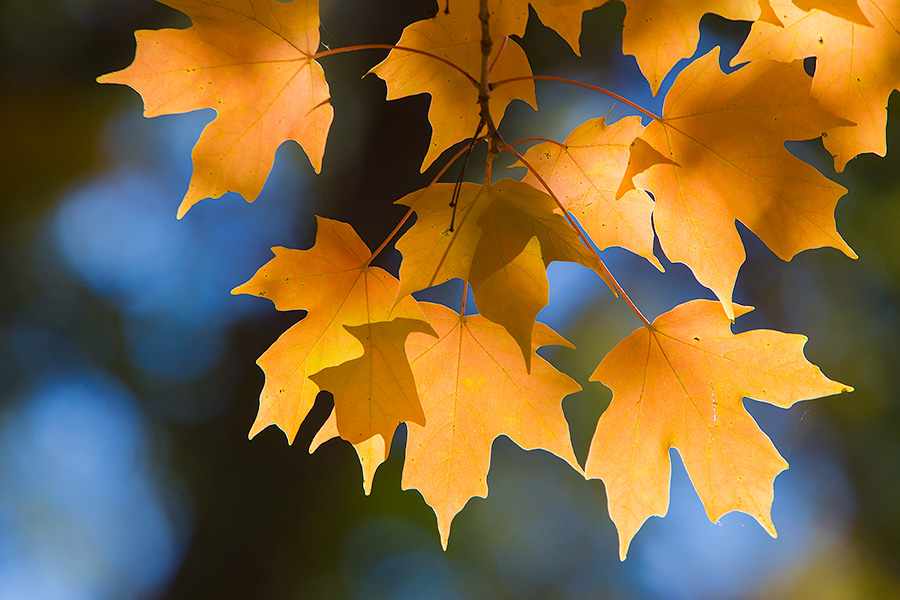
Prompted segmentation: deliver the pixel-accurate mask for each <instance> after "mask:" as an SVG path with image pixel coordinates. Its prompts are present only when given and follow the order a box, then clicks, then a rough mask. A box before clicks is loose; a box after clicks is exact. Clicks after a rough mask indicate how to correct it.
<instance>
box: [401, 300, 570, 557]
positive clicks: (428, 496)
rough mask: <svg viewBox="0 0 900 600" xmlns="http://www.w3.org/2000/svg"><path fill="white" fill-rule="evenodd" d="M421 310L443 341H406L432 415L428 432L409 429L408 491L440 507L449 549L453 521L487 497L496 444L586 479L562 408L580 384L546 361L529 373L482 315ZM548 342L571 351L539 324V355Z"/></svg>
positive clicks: (417, 337)
mask: <svg viewBox="0 0 900 600" xmlns="http://www.w3.org/2000/svg"><path fill="white" fill-rule="evenodd" d="M421 306H422V310H423V311H424V312H425V315H426V316H427V317H428V321H429V322H430V323H431V324H432V326H434V329H435V330H436V331H437V333H438V337H437V338H434V337H431V336H428V335H422V334H412V335H410V336H409V340H408V341H407V349H408V353H409V358H410V364H411V366H412V370H413V374H414V375H415V378H416V383H417V384H418V385H419V388H420V390H421V399H422V406H423V408H424V409H425V416H426V417H425V425H424V426H420V425H416V424H409V435H408V438H407V443H406V463H405V464H404V466H403V481H402V484H403V488H404V489H411V488H415V489H418V490H419V491H420V492H421V493H422V496H423V497H424V498H425V501H426V502H427V503H428V504H429V505H431V507H432V508H434V512H435V514H436V515H437V520H438V528H439V530H440V533H441V543H442V544H443V545H444V548H446V547H447V539H448V537H449V535H450V523H451V521H452V520H453V517H454V516H456V514H457V513H458V512H459V511H461V510H462V508H463V506H465V504H466V502H468V501H469V499H470V498H473V497H475V496H480V497H482V498H484V497H486V496H487V493H488V488H487V475H488V470H489V469H490V464H491V444H492V443H493V441H494V439H495V438H497V437H498V436H500V435H506V436H508V437H509V438H510V439H511V440H513V441H514V442H515V443H517V444H518V445H519V446H521V447H522V448H525V449H526V450H532V449H535V448H542V449H544V450H548V451H549V452H552V453H554V454H556V455H557V456H559V457H560V458H562V459H563V460H565V461H566V462H568V463H569V464H570V465H572V467H573V468H574V469H576V470H578V471H579V472H581V468H580V467H579V466H578V463H577V461H576V459H575V453H574V451H573V449H572V442H571V439H570V437H569V427H568V424H567V423H566V419H565V416H564V415H563V411H562V404H561V403H562V399H563V398H564V397H565V396H567V395H568V394H571V393H574V392H577V391H578V390H580V389H581V386H579V385H578V384H577V383H575V382H574V381H573V380H572V379H570V378H569V377H568V376H566V375H564V374H563V373H560V372H559V371H557V370H556V369H555V368H554V367H553V366H552V365H551V364H550V363H548V362H547V361H545V360H544V359H543V358H541V357H540V356H536V355H535V356H534V357H533V360H532V367H531V370H530V371H526V369H525V362H524V361H523V360H522V354H521V351H520V349H519V347H518V344H517V342H516V341H515V340H513V339H512V338H511V337H510V336H509V334H508V333H507V332H506V331H505V330H504V329H503V327H500V326H499V325H496V324H494V323H492V322H490V321H488V320H487V319H485V318H483V317H482V316H481V315H469V316H465V317H463V316H460V315H459V314H458V313H457V312H456V311H453V310H451V309H449V308H446V307H444V306H441V305H438V304H430V303H422V305H421ZM551 344H555V345H563V346H570V347H571V345H570V344H569V343H568V342H567V341H566V340H565V339H563V338H562V337H561V336H559V335H558V334H557V333H555V332H554V331H553V330H552V329H550V328H549V327H547V326H546V325H544V324H542V323H539V324H538V325H537V327H536V328H535V332H534V345H535V347H539V346H547V345H551Z"/></svg>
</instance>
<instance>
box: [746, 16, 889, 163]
mask: <svg viewBox="0 0 900 600" xmlns="http://www.w3.org/2000/svg"><path fill="white" fill-rule="evenodd" d="M772 6H773V8H774V9H775V11H776V14H777V16H778V18H779V19H780V20H781V22H782V23H781V25H773V24H771V23H765V22H758V23H756V24H754V25H753V28H752V29H751V30H750V36H749V37H748V38H747V41H746V42H744V46H743V48H741V50H740V52H738V54H737V56H736V57H735V58H734V61H732V62H734V63H738V62H742V61H746V60H760V59H765V58H772V59H776V60H780V61H785V62H786V61H791V60H794V59H798V58H805V57H807V56H815V57H816V71H815V74H814V75H813V81H812V89H811V92H810V93H811V94H812V96H813V97H814V98H816V99H817V100H818V103H819V105H820V106H821V107H822V108H824V109H825V110H827V111H829V112H831V113H833V114H835V115H838V116H840V117H844V118H846V119H849V120H850V121H853V122H854V123H856V127H840V126H831V127H826V128H823V131H824V132H825V136H824V140H823V143H824V144H825V148H826V149H828V151H829V152H831V154H832V155H833V156H834V167H835V169H836V170H837V171H839V172H840V171H843V170H844V167H845V166H846V165H847V162H848V161H849V160H850V159H852V158H853V157H854V156H856V155H857V154H860V153H863V152H874V153H875V154H878V155H879V156H884V154H885V152H887V144H886V140H885V127H886V125H887V100H888V96H890V95H891V92H892V91H893V90H895V89H897V88H898V87H900V33H898V31H897V27H898V23H900V0H878V1H877V2H872V1H871V0H863V1H862V10H863V12H864V13H865V16H866V17H867V18H868V21H870V22H871V23H872V26H865V25H860V24H857V23H853V22H850V21H847V20H845V19H842V18H838V17H835V16H832V15H830V14H828V13H826V12H824V11H821V10H814V11H812V12H808V13H807V12H803V11H801V10H799V9H797V8H796V7H794V6H793V5H791V4H790V3H787V2H783V1H778V0H773V1H772Z"/></svg>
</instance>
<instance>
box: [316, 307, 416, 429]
mask: <svg viewBox="0 0 900 600" xmlns="http://www.w3.org/2000/svg"><path fill="white" fill-rule="evenodd" d="M344 327H345V329H347V331H349V332H350V333H351V334H352V335H353V337H355V338H356V339H357V340H359V342H360V343H361V344H362V347H363V355H362V356H360V357H359V358H354V359H352V360H348V361H344V362H342V363H341V364H339V365H336V366H333V367H328V368H325V369H322V370H321V371H319V372H318V373H314V374H312V375H310V376H309V378H310V379H311V380H313V381H314V382H315V383H316V384H317V385H318V386H319V387H320V388H322V389H323V390H328V391H329V392H331V393H332V394H333V395H334V414H335V418H336V419H337V428H338V431H339V432H340V434H341V437H342V438H343V439H345V440H347V441H348V442H350V443H353V444H356V443H359V442H363V441H365V440H367V439H369V438H371V437H372V436H375V435H378V436H380V437H381V438H382V439H383V440H384V442H385V444H390V441H391V440H392V439H393V437H394V430H396V429H397V425H399V424H400V423H403V422H407V421H408V422H410V423H418V424H420V425H424V424H425V413H424V412H423V411H422V405H421V403H420V402H419V395H418V392H417V390H416V382H415V380H414V379H413V375H412V371H411V370H410V368H409V363H408V362H407V359H406V350H405V348H404V344H405V343H406V338H407V336H409V335H410V334H411V333H413V332H421V333H426V334H429V335H434V330H432V329H431V327H430V326H429V325H428V323H427V322H425V321H422V320H419V319H405V318H396V319H393V320H391V321H383V322H378V323H365V324H363V325H356V326H352V327H351V326H347V325H345V326H344Z"/></svg>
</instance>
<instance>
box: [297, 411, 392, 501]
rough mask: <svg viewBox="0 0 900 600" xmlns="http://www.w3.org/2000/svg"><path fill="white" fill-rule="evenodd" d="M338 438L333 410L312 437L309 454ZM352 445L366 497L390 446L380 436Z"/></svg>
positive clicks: (338, 433)
mask: <svg viewBox="0 0 900 600" xmlns="http://www.w3.org/2000/svg"><path fill="white" fill-rule="evenodd" d="M339 437H340V432H339V431H338V426H337V417H336V416H335V412H334V410H332V411H331V414H330V415H329V416H328V419H326V420H325V422H324V423H323V424H322V427H320V428H319V431H318V433H316V435H315V436H313V439H312V442H310V444H309V453H310V454H312V453H313V452H315V451H316V450H318V449H319V446H321V445H322V444H324V443H325V442H327V441H329V440H333V439H335V438H339ZM352 445H353V448H354V449H355V450H356V455H357V456H358V457H359V463H360V466H361V467H362V478H363V492H364V493H365V494H366V496H368V495H369V494H371V493H372V482H373V480H374V478H375V471H376V470H377V469H378V467H380V466H381V465H382V463H384V461H386V460H387V457H388V452H389V451H390V447H391V446H390V443H385V441H384V438H383V437H381V436H380V435H374V436H372V437H370V438H369V439H367V440H363V441H361V442H356V443H353V444H352Z"/></svg>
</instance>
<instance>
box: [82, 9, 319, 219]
mask: <svg viewBox="0 0 900 600" xmlns="http://www.w3.org/2000/svg"><path fill="white" fill-rule="evenodd" d="M159 1H160V2H162V3H163V4H166V5H168V6H171V7H172V8H174V9H176V10H179V11H181V12H183V13H185V14H187V15H188V16H190V17H191V20H192V21H193V23H194V24H193V26H192V27H190V28H188V29H184V30H179V29H163V30H159V31H146V30H145V31H137V32H136V33H135V39H136V40H137V53H136V55H135V59H134V62H133V63H132V64H131V66H129V67H128V68H126V69H123V70H121V71H116V72H115V73H109V74H107V75H103V76H102V77H100V78H98V81H99V82H101V83H120V84H124V85H128V86H131V87H132V88H134V89H135V90H136V91H137V92H138V93H140V94H141V97H142V98H143V100H144V115H145V116H147V117H155V116H158V115H167V114H175V113H183V112H188V111H192V110H198V109H201V108H214V109H215V110H216V112H217V113H218V116H217V118H216V119H215V120H214V121H213V122H212V123H210V124H209V125H207V126H206V128H205V129H204V130H203V133H202V134H201V136H200V139H199V141H198V142H197V145H196V146H195V147H194V151H193V153H192V158H193V161H194V173H193V175H192V176H191V183H190V186H189V187H188V191H187V194H186V195H185V197H184V199H183V200H182V202H181V206H179V208H178V218H181V217H182V216H184V214H185V213H186V212H187V211H188V210H189V209H190V208H191V206H193V205H194V204H196V203H197V202H199V201H200V200H202V199H204V198H218V197H220V196H222V195H223V194H225V193H226V192H229V191H233V192H237V193H239V194H241V195H242V196H244V198H246V199H247V201H248V202H252V201H253V200H255V199H256V197H257V196H259V193H260V191H261V190H262V188H263V184H264V183H265V181H266V178H267V177H268V175H269V172H270V171H271V169H272V164H273V162H274V160H275V150H276V149H277V148H278V146H279V145H280V144H281V143H282V142H283V141H285V140H295V141H296V142H298V143H299V144H300V145H301V146H302V147H303V149H304V150H305V151H306V154H307V156H308V157H309V160H310V162H311V163H312V166H313V168H314V169H315V171H316V172H319V171H320V170H321V167H322V155H323V154H324V152H325V138H326V136H327V135H328V129H329V127H330V126H331V121H332V117H333V110H332V108H331V105H330V104H329V103H328V100H329V98H330V94H329V91H328V84H327V83H326V82H325V74H324V72H323V71H322V67H321V66H319V64H318V63H317V62H316V61H314V60H311V58H310V57H311V56H312V55H313V54H314V53H315V51H316V49H317V48H318V46H319V3H318V0H302V1H301V0H296V1H294V2H290V3H281V2H275V1H273V0H159Z"/></svg>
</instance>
